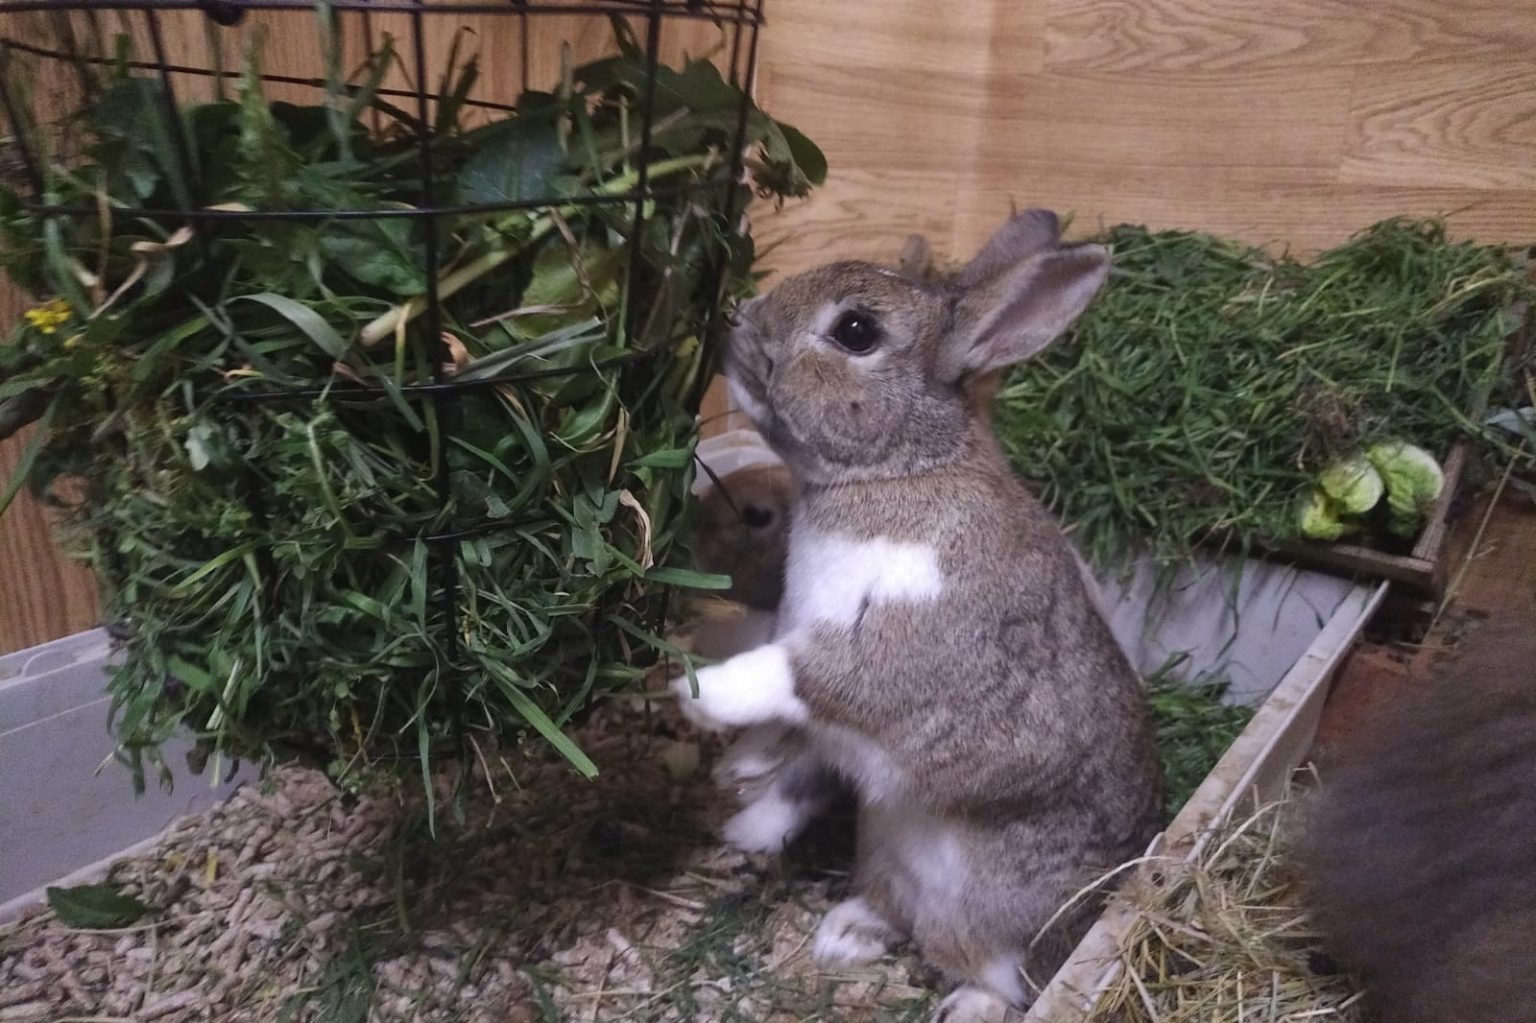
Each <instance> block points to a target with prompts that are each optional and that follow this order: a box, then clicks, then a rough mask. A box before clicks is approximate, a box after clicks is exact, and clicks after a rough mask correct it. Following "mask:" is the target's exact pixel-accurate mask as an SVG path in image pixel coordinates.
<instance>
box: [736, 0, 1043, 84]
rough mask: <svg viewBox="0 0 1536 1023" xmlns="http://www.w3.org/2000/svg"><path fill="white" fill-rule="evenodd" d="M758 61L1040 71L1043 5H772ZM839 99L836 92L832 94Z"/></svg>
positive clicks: (792, 0) (915, 0)
mask: <svg viewBox="0 0 1536 1023" xmlns="http://www.w3.org/2000/svg"><path fill="white" fill-rule="evenodd" d="M766 10H767V18H768V25H767V30H766V31H765V32H764V34H763V58H764V60H765V61H768V62H772V61H775V60H779V59H781V58H787V59H790V60H792V61H794V62H797V63H804V64H816V65H820V66H823V67H826V68H827V69H828V70H829V71H830V70H835V69H848V68H865V69H870V68H872V69H884V70H892V69H897V68H899V69H900V70H903V71H907V72H911V73H927V72H940V73H944V72H969V73H973V74H974V73H978V72H983V71H986V70H988V69H997V70H1002V71H1015V72H1017V71H1038V70H1041V69H1042V68H1043V66H1044V60H1045V35H1044V27H1045V15H1046V6H1045V4H1044V3H1041V2H1038V0H1031V2H1026V3H1016V2H1015V3H1009V2H1003V3H997V2H988V3H976V2H970V3H949V4H946V3H935V2H934V0H884V2H882V3H880V4H840V3H831V4H829V3H824V2H823V0H770V2H769V4H768V5H767V8H766ZM829 92H830V93H831V94H832V95H833V96H836V95H837V93H836V90H832V89H829Z"/></svg>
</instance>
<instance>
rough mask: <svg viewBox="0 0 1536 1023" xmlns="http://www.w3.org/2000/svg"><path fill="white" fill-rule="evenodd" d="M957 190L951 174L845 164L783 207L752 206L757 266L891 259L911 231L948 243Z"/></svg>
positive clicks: (790, 267)
mask: <svg viewBox="0 0 1536 1023" xmlns="http://www.w3.org/2000/svg"><path fill="white" fill-rule="evenodd" d="M956 196H957V189H956V188H955V179H954V178H953V177H951V176H948V175H944V174H934V173H920V172H917V173H915V172H910V171H904V170H903V171H883V170H865V169H847V170H842V171H840V172H839V173H837V174H836V175H835V176H834V177H832V178H831V179H829V180H828V182H827V184H826V187H824V188H822V189H819V190H818V191H817V192H816V193H815V194H814V195H813V196H812V197H811V198H809V199H807V200H805V201H803V202H793V203H788V204H786V205H785V207H784V208H783V210H782V211H779V212H773V211H771V210H769V209H765V208H764V207H762V206H761V205H759V206H757V207H755V208H754V209H753V224H752V233H753V236H754V238H756V240H757V244H758V248H759V251H764V252H766V255H765V256H764V258H763V261H762V265H763V268H764V269H766V270H770V271H774V272H777V273H794V272H796V271H798V270H802V269H805V268H806V267H809V266H814V265H816V264H817V263H822V262H826V261H827V260H830V259H872V260H883V261H886V262H892V261H894V260H895V259H896V257H897V254H898V253H899V252H900V250H901V243H902V240H903V239H904V238H906V236H907V235H908V234H912V233H914V232H917V233H921V234H924V235H926V236H927V237H929V238H930V239H932V240H933V242H934V244H935V245H937V246H948V245H949V244H950V239H951V236H952V232H953V229H954V226H955V220H956V216H955V205H954V204H955V201H956ZM771 285H772V282H771V281H769V282H768V284H767V285H765V286H771Z"/></svg>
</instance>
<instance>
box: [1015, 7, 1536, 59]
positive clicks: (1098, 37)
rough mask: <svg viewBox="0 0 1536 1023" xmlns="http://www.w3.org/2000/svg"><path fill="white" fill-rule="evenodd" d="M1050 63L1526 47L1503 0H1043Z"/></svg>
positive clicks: (1433, 53) (1532, 23) (1429, 54)
mask: <svg viewBox="0 0 1536 1023" xmlns="http://www.w3.org/2000/svg"><path fill="white" fill-rule="evenodd" d="M1048 6H1049V13H1048V15H1047V17H1046V36H1045V44H1046V59H1045V66H1046V68H1047V69H1049V70H1053V71H1055V70H1072V69H1077V70H1095V71H1134V70H1142V69H1149V68H1155V69H1163V70H1192V69H1208V70H1234V69H1244V70H1252V69H1255V68H1262V67H1314V68H1327V67H1333V66H1336V65H1338V64H1340V63H1346V62H1348V63H1371V62H1377V61H1417V60H1426V59H1440V58H1444V57H1447V56H1451V55H1454V56H1456V57H1457V58H1458V59H1463V60H1469V61H1476V60H1483V59H1499V58H1517V57H1528V56H1529V55H1530V53H1531V51H1532V50H1533V49H1536V18H1533V17H1531V12H1530V10H1529V8H1527V7H1524V6H1522V5H1521V4H1518V3H1514V2H1511V0H1458V2H1456V3H1445V2H1443V0H1270V2H1266V3H1262V4H1259V3H1252V2H1251V0H1049V4H1048Z"/></svg>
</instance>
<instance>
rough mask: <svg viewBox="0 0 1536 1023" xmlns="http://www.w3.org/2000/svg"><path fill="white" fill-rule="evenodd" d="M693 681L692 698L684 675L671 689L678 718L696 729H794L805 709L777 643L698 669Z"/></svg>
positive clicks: (786, 654)
mask: <svg viewBox="0 0 1536 1023" xmlns="http://www.w3.org/2000/svg"><path fill="white" fill-rule="evenodd" d="M696 677H697V678H698V680H699V695H698V696H696V697H695V696H694V695H693V686H692V685H691V684H690V683H689V681H688V677H687V676H686V675H684V676H683V677H681V678H677V679H674V680H673V681H672V688H673V690H675V691H676V693H677V695H678V700H679V702H680V703H681V704H682V708H683V713H684V714H685V715H687V717H688V720H690V721H692V722H693V723H694V724H695V725H697V726H699V727H700V728H704V729H710V730H714V729H721V728H740V727H744V726H747V725H759V724H764V723H766V722H769V721H788V722H791V723H795V724H799V723H801V722H804V721H805V720H806V717H807V716H808V711H807V709H806V706H805V704H804V703H803V702H802V701H801V700H800V698H799V697H798V696H796V695H795V679H794V674H793V672H792V671H791V670H790V666H789V652H788V651H787V650H785V649H784V647H783V646H781V645H780V644H778V643H768V644H765V645H764V646H760V647H758V648H757V649H756V650H749V651H747V652H746V653H744V654H737V655H736V656H735V657H732V658H731V659H730V660H728V661H725V662H724V663H722V664H716V665H713V666H711V667H708V668H704V669H702V670H701V671H699V672H698V673H697V675H696Z"/></svg>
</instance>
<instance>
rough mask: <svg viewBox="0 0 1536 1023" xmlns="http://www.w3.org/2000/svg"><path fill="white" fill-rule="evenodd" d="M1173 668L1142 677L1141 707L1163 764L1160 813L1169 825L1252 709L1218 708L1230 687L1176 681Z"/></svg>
mask: <svg viewBox="0 0 1536 1023" xmlns="http://www.w3.org/2000/svg"><path fill="white" fill-rule="evenodd" d="M1175 668H1176V665H1175V664H1172V663H1170V664H1168V665H1165V666H1164V667H1163V668H1161V669H1159V670H1158V671H1156V672H1153V673H1152V674H1151V675H1148V676H1147V678H1146V680H1145V684H1146V688H1147V705H1148V707H1149V708H1150V710H1151V714H1152V727H1153V731H1154V733H1155V735H1156V738H1157V750H1158V755H1159V756H1160V757H1161V758H1162V762H1163V790H1164V798H1165V800H1166V802H1165V804H1164V805H1165V807H1166V813H1167V816H1168V817H1169V819H1172V818H1173V816H1174V815H1176V814H1177V813H1178V812H1179V810H1181V809H1182V808H1183V806H1184V804H1185V803H1187V802H1188V801H1189V797H1190V796H1192V795H1194V793H1195V789H1197V788H1199V787H1200V783H1201V782H1202V781H1204V780H1205V776H1206V775H1208V774H1210V773H1211V771H1212V769H1214V768H1215V766H1216V763H1217V761H1219V760H1220V759H1221V757H1222V754H1224V753H1226V751H1227V747H1229V746H1231V745H1232V743H1233V741H1234V740H1235V739H1236V738H1237V737H1238V736H1239V735H1241V734H1242V732H1243V729H1244V728H1246V727H1248V722H1249V721H1250V720H1252V718H1253V708H1252V707H1245V706H1243V705H1242V704H1228V703H1225V702H1223V700H1222V697H1223V696H1225V695H1226V692H1227V688H1228V686H1229V685H1230V683H1229V682H1228V681H1227V680H1226V679H1224V678H1220V677H1216V676H1198V677H1196V678H1192V679H1183V678H1179V677H1178V676H1177V675H1176V674H1175V673H1174V669H1175Z"/></svg>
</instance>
